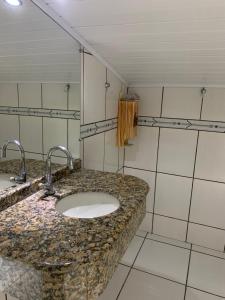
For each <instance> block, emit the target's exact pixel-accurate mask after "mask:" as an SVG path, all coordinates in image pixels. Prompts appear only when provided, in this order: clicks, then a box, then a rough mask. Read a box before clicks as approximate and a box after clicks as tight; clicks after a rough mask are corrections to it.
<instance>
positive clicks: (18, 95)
mask: <svg viewBox="0 0 225 300" xmlns="http://www.w3.org/2000/svg"><path fill="white" fill-rule="evenodd" d="M16 90H17V101H18V102H17V104H18V107H20V93H19V84H18V83H17V85H16ZM20 121H21V120H20V116H18V125H19V141H20V139H21V124H20Z"/></svg>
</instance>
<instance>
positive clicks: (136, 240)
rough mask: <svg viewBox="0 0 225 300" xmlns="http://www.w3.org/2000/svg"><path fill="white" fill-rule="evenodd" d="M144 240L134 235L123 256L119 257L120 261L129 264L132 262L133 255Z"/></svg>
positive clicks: (134, 255)
mask: <svg viewBox="0 0 225 300" xmlns="http://www.w3.org/2000/svg"><path fill="white" fill-rule="evenodd" d="M143 241H144V238H142V237H139V236H135V237H134V238H133V240H132V241H131V243H130V245H129V247H128V249H127V251H126V253H125V254H124V256H123V258H122V259H121V263H123V264H125V265H127V266H131V265H132V264H133V263H134V260H135V257H136V255H137V253H138V251H139V250H140V248H141V245H142V243H143Z"/></svg>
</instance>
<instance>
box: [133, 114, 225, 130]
mask: <svg viewBox="0 0 225 300" xmlns="http://www.w3.org/2000/svg"><path fill="white" fill-rule="evenodd" d="M138 125H139V126H147V127H162V128H176V129H189V130H199V131H212V132H225V122H219V121H206V120H192V119H174V118H162V117H161V118H158V117H156V118H155V117H147V116H139V117H138Z"/></svg>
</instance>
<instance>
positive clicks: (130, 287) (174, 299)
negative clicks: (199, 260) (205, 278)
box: [118, 270, 185, 300]
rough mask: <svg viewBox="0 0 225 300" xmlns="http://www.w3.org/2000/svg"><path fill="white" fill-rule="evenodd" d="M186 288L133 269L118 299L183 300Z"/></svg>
mask: <svg viewBox="0 0 225 300" xmlns="http://www.w3.org/2000/svg"><path fill="white" fill-rule="evenodd" d="M184 289H185V287H184V286H183V285H181V284H177V283H174V282H171V281H168V280H166V279H162V278H159V277H156V276H153V275H150V274H146V273H144V272H140V271H137V270H132V271H131V273H130V275H129V277H128V280H127V281H126V284H125V286H124V288H123V290H122V292H121V294H120V297H119V299H118V300H137V299H140V300H150V299H152V300H154V299H157V300H165V299H167V300H181V299H183V297H184Z"/></svg>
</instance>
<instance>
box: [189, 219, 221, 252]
mask: <svg viewBox="0 0 225 300" xmlns="http://www.w3.org/2000/svg"><path fill="white" fill-rule="evenodd" d="M187 241H188V242H190V243H193V244H196V245H200V246H203V247H208V248H212V249H216V250H219V251H224V245H225V231H224V230H220V229H216V228H210V227H206V226H202V225H198V224H192V223H190V224H189V226H188V236H187Z"/></svg>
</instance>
